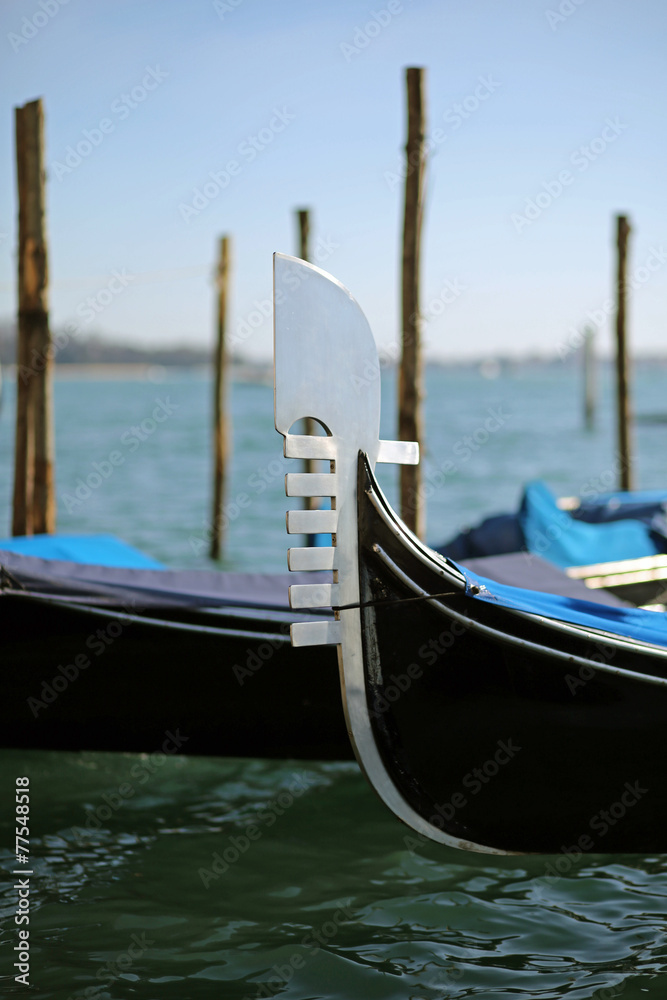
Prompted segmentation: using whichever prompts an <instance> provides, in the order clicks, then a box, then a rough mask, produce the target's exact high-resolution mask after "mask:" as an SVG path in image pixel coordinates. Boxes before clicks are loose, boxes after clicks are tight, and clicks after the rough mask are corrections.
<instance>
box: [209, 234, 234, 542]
mask: <svg viewBox="0 0 667 1000" xmlns="http://www.w3.org/2000/svg"><path fill="white" fill-rule="evenodd" d="M230 267H231V240H230V238H229V237H228V236H223V237H222V239H221V240H220V252H219V258H218V271H217V276H216V287H217V292H218V331H217V333H218V336H217V341H216V347H215V361H214V365H215V374H214V390H213V454H214V466H213V517H212V519H211V521H212V529H211V552H210V555H211V559H219V558H220V554H221V551H222V538H223V507H224V502H225V486H226V476H227V462H228V459H229V427H228V417H227V371H226V369H227V344H226V328H227V302H228V299H229V271H230Z"/></svg>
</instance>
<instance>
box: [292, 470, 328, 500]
mask: <svg viewBox="0 0 667 1000" xmlns="http://www.w3.org/2000/svg"><path fill="white" fill-rule="evenodd" d="M285 493H286V494H287V496H288V497H335V496H336V474H335V473H334V472H288V473H287V475H286V476H285Z"/></svg>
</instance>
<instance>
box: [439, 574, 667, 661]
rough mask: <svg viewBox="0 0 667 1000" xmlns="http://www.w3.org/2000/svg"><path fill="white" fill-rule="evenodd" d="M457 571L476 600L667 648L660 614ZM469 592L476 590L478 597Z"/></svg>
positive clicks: (666, 624)
mask: <svg viewBox="0 0 667 1000" xmlns="http://www.w3.org/2000/svg"><path fill="white" fill-rule="evenodd" d="M458 568H459V569H460V571H461V572H462V573H463V575H464V576H465V578H466V593H468V594H470V596H471V597H474V598H476V599H477V600H480V601H488V602H490V603H492V604H499V605H501V606H502V607H505V608H515V609H518V610H519V611H528V612H530V613H532V614H537V615H544V617H545V618H553V619H555V620H556V621H561V622H569V623H570V624H571V625H583V626H585V627H586V628H595V629H601V630H602V631H604V632H613V633H614V634H615V635H621V636H624V637H626V638H629V639H635V640H637V641H639V642H649V643H652V644H653V645H656V646H665V647H667V613H665V612H664V611H646V610H644V609H642V608H615V607H608V606H606V605H602V604H595V603H593V602H592V601H580V600H577V599H575V598H572V597H560V596H558V595H557V594H545V593H539V592H538V591H536V590H524V589H523V588H521V587H510V586H507V585H505V584H502V583H496V582H495V581H494V580H489V579H486V578H485V577H483V576H476V575H475V574H474V573H471V572H470V570H468V569H466V567H465V566H459V567H458ZM471 588H479V593H475V592H473V591H471Z"/></svg>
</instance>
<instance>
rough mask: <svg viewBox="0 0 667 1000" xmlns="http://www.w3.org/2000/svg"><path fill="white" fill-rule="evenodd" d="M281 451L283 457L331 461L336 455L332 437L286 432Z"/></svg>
mask: <svg viewBox="0 0 667 1000" xmlns="http://www.w3.org/2000/svg"><path fill="white" fill-rule="evenodd" d="M283 451H284V454H285V458H323V459H329V461H331V460H332V459H334V458H335V457H336V446H335V442H334V439H333V438H332V437H321V436H316V435H314V434H288V435H287V437H286V438H285V440H284V445H283Z"/></svg>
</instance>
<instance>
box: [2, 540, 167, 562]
mask: <svg viewBox="0 0 667 1000" xmlns="http://www.w3.org/2000/svg"><path fill="white" fill-rule="evenodd" d="M2 551H4V552H16V553H18V554H19V555H23V556H36V557H37V558H38V559H63V560H66V561H67V562H76V563H81V564H82V565H84V566H122V567H124V568H125V569H164V565H163V563H160V562H158V561H157V559H152V558H151V557H150V556H146V555H144V553H143V552H140V551H139V549H135V548H133V547H132V546H131V545H127V544H126V543H125V542H122V541H121V540H120V538H116V537H115V536H114V535H25V536H20V537H18V538H0V552H2Z"/></svg>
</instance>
